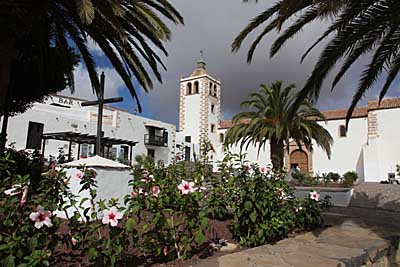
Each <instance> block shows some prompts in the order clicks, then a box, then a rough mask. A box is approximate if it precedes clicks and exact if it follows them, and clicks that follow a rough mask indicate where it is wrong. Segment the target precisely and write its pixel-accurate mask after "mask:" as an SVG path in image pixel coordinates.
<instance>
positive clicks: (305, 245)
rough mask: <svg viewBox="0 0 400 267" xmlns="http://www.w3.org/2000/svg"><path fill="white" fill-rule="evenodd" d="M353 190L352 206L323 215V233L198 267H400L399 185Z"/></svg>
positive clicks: (229, 255) (253, 250)
mask: <svg viewBox="0 0 400 267" xmlns="http://www.w3.org/2000/svg"><path fill="white" fill-rule="evenodd" d="M355 190H356V194H355V197H354V199H353V200H352V202H351V206H350V207H348V208H339V207H333V208H331V209H330V210H329V211H327V212H325V213H324V218H325V222H326V223H325V224H326V227H324V228H322V229H319V230H317V231H314V232H311V233H306V234H303V235H299V236H296V237H295V238H288V239H285V240H282V241H279V242H277V243H276V244H274V245H265V246H261V247H257V248H253V249H247V250H243V251H241V252H236V253H233V254H228V255H224V256H220V257H219V258H211V259H208V260H204V261H201V262H199V263H198V264H197V265H194V267H270V266H271V267H272V266H274V267H303V266H304V267H309V266H318V267H325V266H326V267H330V266H335V267H336V266H340V267H342V266H343V267H344V266H346V267H347V266H349V267H353V266H354V267H359V266H360V267H361V266H371V267H389V266H393V267H394V266H396V267H397V266H400V265H398V264H397V263H400V249H399V237H400V203H399V199H400V186H397V185H379V184H362V185H359V186H357V187H356V189H355Z"/></svg>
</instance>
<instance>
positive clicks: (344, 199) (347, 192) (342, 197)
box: [294, 186, 354, 207]
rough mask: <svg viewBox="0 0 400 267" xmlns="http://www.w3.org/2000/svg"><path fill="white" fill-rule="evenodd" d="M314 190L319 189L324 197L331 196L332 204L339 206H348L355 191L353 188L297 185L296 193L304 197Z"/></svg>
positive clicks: (297, 195) (298, 196) (299, 196)
mask: <svg viewBox="0 0 400 267" xmlns="http://www.w3.org/2000/svg"><path fill="white" fill-rule="evenodd" d="M314 190H316V191H318V192H319V194H320V196H321V197H322V198H325V197H329V200H330V202H331V203H332V205H333V206H338V207H348V206H349V204H350V201H351V197H352V196H353V191H354V190H353V188H338V187H326V186H323V187H320V186H314V187H308V186H296V190H295V191H294V195H295V196H296V197H297V198H302V199H303V198H307V197H309V192H310V191H314Z"/></svg>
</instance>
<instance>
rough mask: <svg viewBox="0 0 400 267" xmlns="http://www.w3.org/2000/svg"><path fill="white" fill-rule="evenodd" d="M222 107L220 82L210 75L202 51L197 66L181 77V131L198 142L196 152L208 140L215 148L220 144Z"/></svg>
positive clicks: (191, 140) (186, 139) (195, 142)
mask: <svg viewBox="0 0 400 267" xmlns="http://www.w3.org/2000/svg"><path fill="white" fill-rule="evenodd" d="M220 109H221V82H220V81H219V80H217V79H215V78H213V77H212V76H210V75H209V74H208V72H207V69H206V63H205V60H204V57H203V53H202V52H201V55H200V59H199V60H198V62H197V67H196V69H195V70H194V71H193V72H192V74H191V75H190V76H189V77H187V78H182V79H181V80H180V101H179V130H180V131H181V132H182V133H183V135H184V136H185V141H186V142H190V143H192V144H195V145H196V147H197V148H195V151H193V152H194V153H196V154H198V153H199V152H200V151H199V148H200V145H201V144H202V143H203V141H205V140H209V141H210V142H211V144H212V145H213V147H214V148H215V147H216V145H217V144H218V128H219V123H220ZM211 157H212V156H211Z"/></svg>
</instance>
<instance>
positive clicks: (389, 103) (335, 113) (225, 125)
mask: <svg viewBox="0 0 400 267" xmlns="http://www.w3.org/2000/svg"><path fill="white" fill-rule="evenodd" d="M378 102H379V101H378V100H373V101H368V106H364V107H358V108H356V109H355V110H354V112H353V114H352V116H351V117H352V118H363V117H367V116H368V111H370V110H379V109H391V108H400V98H387V99H383V100H382V101H381V103H380V104H379V103H378ZM322 113H323V114H324V115H325V117H326V119H327V120H340V119H345V118H346V115H347V109H336V110H327V111H323V112H322ZM232 126H233V123H232V121H231V120H226V121H221V123H220V127H219V128H220V129H229V128H231V127H232Z"/></svg>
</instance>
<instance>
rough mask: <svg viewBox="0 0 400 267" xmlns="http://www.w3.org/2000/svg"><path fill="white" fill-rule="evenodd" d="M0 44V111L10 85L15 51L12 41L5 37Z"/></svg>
mask: <svg viewBox="0 0 400 267" xmlns="http://www.w3.org/2000/svg"><path fill="white" fill-rule="evenodd" d="M4 39H5V40H1V42H0V59H1V60H0V111H1V109H2V108H3V107H4V105H5V101H6V97H7V92H8V88H9V83H10V74H11V63H12V61H13V60H14V58H15V56H16V54H17V51H16V49H15V48H14V40H12V39H10V38H8V37H6V38H4Z"/></svg>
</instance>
